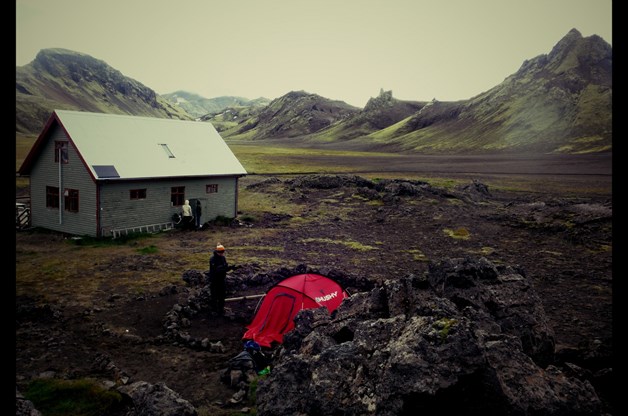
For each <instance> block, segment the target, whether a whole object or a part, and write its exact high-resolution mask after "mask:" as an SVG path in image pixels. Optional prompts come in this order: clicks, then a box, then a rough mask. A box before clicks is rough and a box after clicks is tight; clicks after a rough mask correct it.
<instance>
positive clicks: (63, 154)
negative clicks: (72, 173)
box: [55, 141, 68, 164]
mask: <svg viewBox="0 0 628 416" xmlns="http://www.w3.org/2000/svg"><path fill="white" fill-rule="evenodd" d="M59 157H60V158H61V163H64V164H65V163H68V142H61V141H55V163H59Z"/></svg>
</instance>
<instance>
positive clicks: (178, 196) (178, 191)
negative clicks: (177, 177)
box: [170, 186, 185, 207]
mask: <svg viewBox="0 0 628 416" xmlns="http://www.w3.org/2000/svg"><path fill="white" fill-rule="evenodd" d="M184 201H185V186H173V187H172V188H171V190H170V202H171V203H172V205H173V206H175V207H180V206H181V205H183V202H184Z"/></svg>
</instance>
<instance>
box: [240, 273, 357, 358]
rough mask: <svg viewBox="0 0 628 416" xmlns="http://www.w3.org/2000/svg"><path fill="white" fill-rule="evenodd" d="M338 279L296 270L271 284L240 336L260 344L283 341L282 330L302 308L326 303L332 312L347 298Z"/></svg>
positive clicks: (290, 324)
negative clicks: (290, 275)
mask: <svg viewBox="0 0 628 416" xmlns="http://www.w3.org/2000/svg"><path fill="white" fill-rule="evenodd" d="M347 296H348V295H347V292H345V291H344V290H343V289H342V288H341V287H340V285H339V284H338V283H336V282H334V281H333V280H331V279H330V278H328V277H325V276H322V275H320V274H312V273H305V274H297V275H295V276H292V277H288V278H287V279H285V280H282V281H281V282H279V283H277V284H276V285H275V286H273V287H272V288H271V289H270V290H268V292H266V296H264V300H263V301H262V305H261V306H260V308H259V310H258V311H257V313H256V314H255V317H254V318H253V322H251V324H250V325H249V326H247V327H246V328H247V329H248V330H247V331H246V333H245V334H244V336H243V337H242V338H243V339H252V340H253V341H255V342H257V343H258V344H259V345H261V346H263V347H270V346H271V344H272V343H273V341H274V342H278V343H280V344H281V343H282V342H283V334H285V333H286V332H289V331H290V330H292V329H293V328H294V317H295V315H296V314H297V312H299V311H300V310H301V309H313V308H320V307H321V306H326V307H327V309H328V310H329V312H330V313H331V312H333V311H334V310H336V308H338V306H340V304H341V303H342V300H343V299H344V298H346V297H347Z"/></svg>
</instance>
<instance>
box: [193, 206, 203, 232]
mask: <svg viewBox="0 0 628 416" xmlns="http://www.w3.org/2000/svg"><path fill="white" fill-rule="evenodd" d="M194 211H195V212H194V217H195V219H196V228H197V229H200V228H201V213H202V208H201V201H199V200H198V199H197V200H196V207H195V208H194Z"/></svg>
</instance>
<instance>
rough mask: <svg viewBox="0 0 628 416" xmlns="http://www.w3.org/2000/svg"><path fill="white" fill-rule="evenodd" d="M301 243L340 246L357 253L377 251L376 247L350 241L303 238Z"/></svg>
mask: <svg viewBox="0 0 628 416" xmlns="http://www.w3.org/2000/svg"><path fill="white" fill-rule="evenodd" d="M299 241H300V242H301V243H306V244H307V243H321V244H342V245H344V246H346V247H348V248H351V249H353V250H358V251H369V250H377V248H376V247H373V246H367V245H365V244H362V243H359V242H357V241H351V240H332V239H331V238H305V239H301V240H299Z"/></svg>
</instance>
